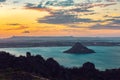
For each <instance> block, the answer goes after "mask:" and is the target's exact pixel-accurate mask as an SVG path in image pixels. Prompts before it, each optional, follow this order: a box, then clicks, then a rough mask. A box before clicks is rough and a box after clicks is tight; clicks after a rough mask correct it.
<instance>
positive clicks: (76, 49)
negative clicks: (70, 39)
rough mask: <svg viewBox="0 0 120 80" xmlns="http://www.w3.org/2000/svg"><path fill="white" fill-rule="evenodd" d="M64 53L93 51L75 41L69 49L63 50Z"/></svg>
mask: <svg viewBox="0 0 120 80" xmlns="http://www.w3.org/2000/svg"><path fill="white" fill-rule="evenodd" d="M64 53H73V54H76V53H77V54H84V53H95V51H94V50H92V49H89V48H87V47H85V46H84V45H82V44H81V43H79V42H77V43H75V45H73V46H72V48H71V49H69V50H67V51H64Z"/></svg>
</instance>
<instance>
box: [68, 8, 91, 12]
mask: <svg viewBox="0 0 120 80" xmlns="http://www.w3.org/2000/svg"><path fill="white" fill-rule="evenodd" d="M70 11H73V12H92V11H93V10H88V9H82V8H75V9H71V10H70Z"/></svg>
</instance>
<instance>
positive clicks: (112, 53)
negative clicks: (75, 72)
mask: <svg viewBox="0 0 120 80" xmlns="http://www.w3.org/2000/svg"><path fill="white" fill-rule="evenodd" d="M69 48H70V47H32V48H0V51H7V52H10V53H12V54H14V55H17V56H19V55H25V53H26V52H27V51H29V52H31V53H32V54H33V55H36V54H40V55H42V56H43V57H44V58H45V59H47V58H49V57H53V58H54V59H55V60H57V61H58V62H59V63H60V64H61V65H63V66H66V67H79V66H82V64H83V63H85V62H87V61H89V62H93V63H94V64H95V65H96V68H97V69H101V70H104V69H111V68H119V67H120V47H119V46H114V47H105V46H89V48H91V49H93V50H95V51H96V53H93V54H65V53H62V52H63V51H65V50H67V49H69Z"/></svg>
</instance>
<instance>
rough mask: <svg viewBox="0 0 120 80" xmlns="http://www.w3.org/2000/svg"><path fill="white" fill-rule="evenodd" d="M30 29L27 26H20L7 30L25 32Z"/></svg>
mask: <svg viewBox="0 0 120 80" xmlns="http://www.w3.org/2000/svg"><path fill="white" fill-rule="evenodd" d="M27 28H28V27H27V26H23V25H22V26H19V27H14V28H9V29H7V30H24V29H27Z"/></svg>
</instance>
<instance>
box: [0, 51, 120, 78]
mask: <svg viewBox="0 0 120 80" xmlns="http://www.w3.org/2000/svg"><path fill="white" fill-rule="evenodd" d="M14 72H15V73H14ZM23 72H24V73H25V74H23ZM3 73H6V74H7V75H8V73H11V75H12V77H9V78H8V79H6V80H48V79H49V80H120V69H109V70H106V71H99V70H97V69H96V68H95V65H94V64H93V63H91V62H86V63H85V64H83V66H82V67H76V68H65V67H63V66H61V65H59V63H58V62H57V61H55V60H54V59H53V58H48V59H47V60H45V59H44V58H43V57H42V56H40V55H36V56H32V55H31V53H30V52H27V53H26V56H19V57H16V56H14V55H11V54H9V53H7V52H3V51H2V52H0V77H1V75H3ZM13 73H14V74H13ZM24 76H25V77H24ZM6 77H8V76H5V78H6ZM35 77H37V78H39V77H45V78H47V79H33V78H35ZM0 80H1V79H0ZM3 80H5V79H3Z"/></svg>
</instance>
